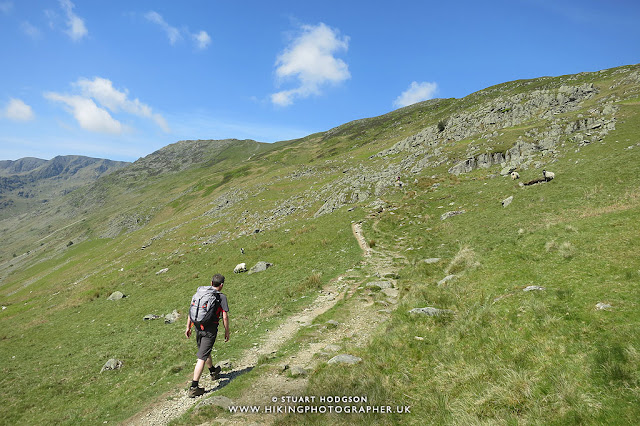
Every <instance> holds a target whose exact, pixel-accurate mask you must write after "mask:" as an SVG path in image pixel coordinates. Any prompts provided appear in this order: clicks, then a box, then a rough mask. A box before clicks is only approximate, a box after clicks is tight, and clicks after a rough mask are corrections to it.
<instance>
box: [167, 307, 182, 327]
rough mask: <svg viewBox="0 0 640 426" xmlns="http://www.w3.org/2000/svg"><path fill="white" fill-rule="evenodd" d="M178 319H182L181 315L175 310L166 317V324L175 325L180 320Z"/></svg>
mask: <svg viewBox="0 0 640 426" xmlns="http://www.w3.org/2000/svg"><path fill="white" fill-rule="evenodd" d="M178 318H180V314H179V313H178V311H177V310H175V309H174V310H173V312H171V313H170V314H167V315H165V316H164V323H165V324H173V323H174V322H176V321H177V320H178Z"/></svg>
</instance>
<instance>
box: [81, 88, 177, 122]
mask: <svg viewBox="0 0 640 426" xmlns="http://www.w3.org/2000/svg"><path fill="white" fill-rule="evenodd" d="M74 85H75V86H77V87H79V88H80V90H81V92H82V94H83V95H84V96H85V97H87V98H93V99H95V100H96V101H97V102H98V103H100V104H101V105H102V106H104V107H106V108H108V109H109V110H111V112H114V113H117V112H119V111H125V112H127V113H129V114H133V115H137V116H139V117H145V118H150V119H152V120H153V121H154V122H155V123H156V124H157V125H158V126H160V128H161V129H162V130H163V131H164V132H166V133H169V132H170V131H171V130H170V129H169V125H168V124H167V121H166V120H165V119H164V118H163V117H162V116H161V115H160V114H155V113H153V111H152V109H151V107H150V106H149V105H146V104H144V103H142V102H140V100H139V99H138V98H136V99H134V100H130V99H128V96H129V91H128V90H127V89H124V92H122V91H119V90H117V89H116V88H114V87H113V83H112V82H111V80H107V79H106V78H101V77H95V78H94V79H93V80H87V79H86V78H81V79H79V80H78V81H77V82H76V83H74Z"/></svg>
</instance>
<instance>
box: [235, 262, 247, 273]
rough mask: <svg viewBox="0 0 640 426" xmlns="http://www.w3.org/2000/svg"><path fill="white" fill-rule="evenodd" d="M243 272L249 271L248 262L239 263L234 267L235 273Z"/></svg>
mask: <svg viewBox="0 0 640 426" xmlns="http://www.w3.org/2000/svg"><path fill="white" fill-rule="evenodd" d="M241 272H247V264H246V263H244V262H243V263H238V264H237V265H236V267H235V268H233V273H234V274H239V273H241Z"/></svg>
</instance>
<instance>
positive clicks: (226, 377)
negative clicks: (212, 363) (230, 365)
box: [204, 365, 255, 394]
mask: <svg viewBox="0 0 640 426" xmlns="http://www.w3.org/2000/svg"><path fill="white" fill-rule="evenodd" d="M254 367H255V366H253V365H252V366H250V367H246V368H243V369H242V370H233V371H230V372H228V373H222V374H220V376H219V378H218V380H217V383H216V384H215V386H213V387H212V388H211V389H208V390H206V391H205V392H204V393H205V394H208V393H212V392H216V391H218V390H220V389H222V388H223V387H225V386H227V385H228V384H229V383H231V381H232V380H233V379H235V378H236V377H238V376H241V375H243V374H245V373H248V372H249V371H251V370H253V369H254Z"/></svg>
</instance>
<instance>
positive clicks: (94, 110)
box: [44, 92, 123, 135]
mask: <svg viewBox="0 0 640 426" xmlns="http://www.w3.org/2000/svg"><path fill="white" fill-rule="evenodd" d="M44 97H45V98H47V99H49V100H51V101H55V102H62V103H63V104H65V105H66V106H67V109H68V110H69V111H70V112H71V114H73V116H74V117H75V119H76V121H77V122H78V124H79V125H80V127H82V128H83V129H85V130H89V131H92V132H98V133H110V134H116V135H117V134H121V133H122V131H123V126H122V124H121V123H120V122H119V121H118V120H116V119H114V118H113V117H112V116H111V114H109V112H108V111H107V110H105V109H102V108H100V107H98V106H97V105H96V104H95V102H93V100H91V99H89V98H85V97H82V96H67V95H61V94H59V93H53V92H47V93H45V94H44Z"/></svg>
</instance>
